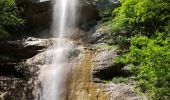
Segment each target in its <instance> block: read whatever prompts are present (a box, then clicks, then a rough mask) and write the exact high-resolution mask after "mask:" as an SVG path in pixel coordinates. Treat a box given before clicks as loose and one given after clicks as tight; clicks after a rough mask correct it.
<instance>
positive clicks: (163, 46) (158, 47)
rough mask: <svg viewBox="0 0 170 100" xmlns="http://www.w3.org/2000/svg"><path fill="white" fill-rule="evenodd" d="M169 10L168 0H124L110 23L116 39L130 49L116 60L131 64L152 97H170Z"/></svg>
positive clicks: (165, 99)
mask: <svg viewBox="0 0 170 100" xmlns="http://www.w3.org/2000/svg"><path fill="white" fill-rule="evenodd" d="M169 12H170V3H169V0H121V7H119V8H116V9H115V10H114V11H113V15H114V16H113V19H112V22H111V23H110V24H109V27H110V29H111V31H112V36H113V37H115V41H116V43H117V44H119V45H120V46H121V47H126V46H127V47H128V49H129V53H127V54H126V55H123V56H122V57H119V58H117V59H114V60H116V61H117V62H122V63H125V64H130V65H131V68H132V72H133V74H134V75H135V76H136V77H137V83H138V87H140V89H141V91H142V92H145V93H148V95H149V97H150V99H153V100H169V99H170V84H169V83H170V74H169V72H170V13H169ZM126 49H127V48H126Z"/></svg>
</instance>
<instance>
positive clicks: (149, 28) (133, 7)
mask: <svg viewBox="0 0 170 100" xmlns="http://www.w3.org/2000/svg"><path fill="white" fill-rule="evenodd" d="M121 3H122V6H121V7H119V8H117V9H115V10H114V11H113V13H114V14H116V17H115V18H114V19H113V21H112V24H111V25H110V27H111V29H112V31H114V32H117V33H119V34H120V33H121V34H123V35H126V36H129V37H130V36H134V34H136V32H140V33H142V34H145V35H147V36H151V35H152V34H150V33H153V32H155V31H163V30H164V26H166V24H167V23H168V20H169V19H170V15H169V12H170V3H169V0H121Z"/></svg>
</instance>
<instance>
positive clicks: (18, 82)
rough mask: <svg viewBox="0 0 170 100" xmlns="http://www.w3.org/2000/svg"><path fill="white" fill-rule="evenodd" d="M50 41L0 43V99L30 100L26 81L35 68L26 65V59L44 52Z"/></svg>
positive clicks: (31, 97) (27, 40)
mask: <svg viewBox="0 0 170 100" xmlns="http://www.w3.org/2000/svg"><path fill="white" fill-rule="evenodd" d="M49 43H50V40H47V39H37V38H31V37H30V38H27V39H23V40H17V41H7V42H1V43H0V48H2V49H0V87H1V88H0V99H1V100H32V99H33V95H32V87H31V86H30V84H28V83H29V82H28V80H30V78H31V77H32V76H33V75H34V73H35V71H36V69H37V67H36V66H35V65H29V66H27V65H28V63H27V59H29V58H31V57H33V56H35V55H36V54H38V53H40V52H42V51H44V50H45V49H46V48H47V47H48V46H50V44H49Z"/></svg>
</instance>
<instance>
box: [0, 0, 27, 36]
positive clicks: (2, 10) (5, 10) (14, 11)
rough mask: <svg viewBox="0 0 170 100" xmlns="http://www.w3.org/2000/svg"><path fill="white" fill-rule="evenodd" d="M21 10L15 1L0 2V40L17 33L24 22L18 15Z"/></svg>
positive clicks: (4, 0)
mask: <svg viewBox="0 0 170 100" xmlns="http://www.w3.org/2000/svg"><path fill="white" fill-rule="evenodd" d="M21 12H22V9H21V8H20V7H18V6H17V1H15V0H0V39H2V38H5V37H8V36H10V34H15V33H17V32H19V31H18V30H19V28H20V27H21V25H23V23H24V20H23V19H22V18H21V16H20V14H21Z"/></svg>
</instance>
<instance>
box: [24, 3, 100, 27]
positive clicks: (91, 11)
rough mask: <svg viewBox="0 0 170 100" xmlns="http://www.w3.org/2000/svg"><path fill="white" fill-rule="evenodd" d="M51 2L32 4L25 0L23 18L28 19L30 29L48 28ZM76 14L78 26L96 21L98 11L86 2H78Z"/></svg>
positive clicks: (50, 19) (50, 17)
mask: <svg viewBox="0 0 170 100" xmlns="http://www.w3.org/2000/svg"><path fill="white" fill-rule="evenodd" d="M51 2H52V1H51V0H49V1H48V0H47V1H45V2H32V1H31V0H26V1H25V2H24V3H25V12H26V13H25V17H26V18H27V19H28V24H29V25H30V26H31V27H43V28H50V26H51V23H52V3H51ZM78 11H79V13H78V14H77V21H78V25H79V26H80V27H81V25H82V24H84V23H86V22H87V21H90V20H93V19H98V11H97V9H96V8H95V6H94V5H93V4H92V3H89V2H87V1H86V0H83V2H82V1H80V4H79V7H78Z"/></svg>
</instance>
